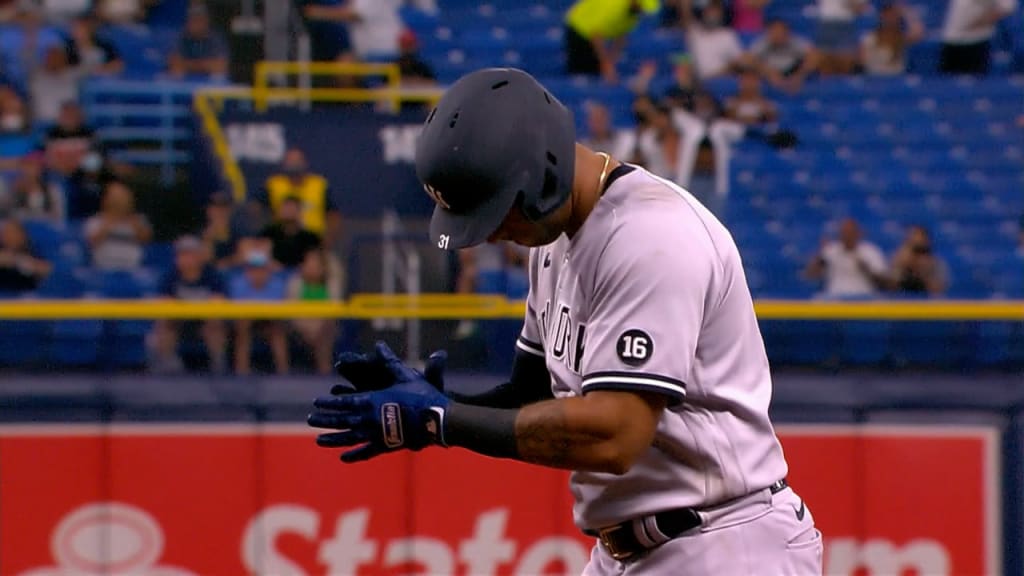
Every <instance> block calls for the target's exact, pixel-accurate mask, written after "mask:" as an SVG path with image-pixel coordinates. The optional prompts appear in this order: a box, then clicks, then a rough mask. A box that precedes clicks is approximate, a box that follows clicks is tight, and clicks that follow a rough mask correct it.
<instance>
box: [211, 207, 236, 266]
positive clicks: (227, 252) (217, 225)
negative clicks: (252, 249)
mask: <svg viewBox="0 0 1024 576" xmlns="http://www.w3.org/2000/svg"><path fill="white" fill-rule="evenodd" d="M233 213H234V202H232V201H231V197H230V196H228V195H227V194H225V193H224V192H217V193H215V194H213V195H212V196H210V202H209V203H208V204H207V205H206V226H205V227H204V228H203V242H204V243H205V244H206V251H207V253H208V254H209V255H210V258H211V259H212V260H213V264H214V265H215V266H216V267H217V269H218V270H225V269H227V268H231V267H232V266H234V265H235V261H236V259H237V254H238V237H237V234H236V232H235V230H234V226H232V222H231V220H232V216H233Z"/></svg>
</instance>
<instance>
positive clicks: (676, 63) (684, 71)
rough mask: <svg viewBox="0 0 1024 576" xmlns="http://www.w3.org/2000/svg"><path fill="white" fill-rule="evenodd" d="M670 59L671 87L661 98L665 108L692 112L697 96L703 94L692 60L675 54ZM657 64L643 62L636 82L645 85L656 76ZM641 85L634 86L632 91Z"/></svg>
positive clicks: (683, 55) (685, 55) (684, 55)
mask: <svg viewBox="0 0 1024 576" xmlns="http://www.w3.org/2000/svg"><path fill="white" fill-rule="evenodd" d="M671 59H672V85H671V86H669V87H668V88H667V89H666V90H665V93H664V94H663V95H662V97H661V101H662V103H663V104H665V105H666V106H669V107H671V108H674V109H682V110H688V111H691V112H692V111H693V110H694V107H695V100H696V97H697V94H698V93H700V92H703V91H704V90H703V87H702V86H701V85H700V82H699V81H698V80H697V75H696V73H695V71H694V69H693V59H692V58H690V55H689V54H675V55H673V56H672V57H671ZM657 73H658V71H657V64H656V63H654V62H645V63H644V64H643V65H641V67H640V72H639V73H638V74H637V81H638V82H642V83H644V84H647V85H648V86H649V84H650V82H651V81H652V80H653V79H654V77H655V76H656V75H657ZM641 87H642V85H637V86H634V90H636V89H638V88H641Z"/></svg>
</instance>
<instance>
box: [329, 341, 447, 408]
mask: <svg viewBox="0 0 1024 576" xmlns="http://www.w3.org/2000/svg"><path fill="white" fill-rule="evenodd" d="M393 358H396V356H395V353H394V352H392V351H391V348H390V347H388V345H387V344H385V343H384V342H377V344H376V346H374V350H373V354H360V353H357V352H342V353H341V354H339V355H338V358H337V361H336V362H335V363H334V369H335V371H336V372H337V373H338V375H339V376H341V377H342V378H344V379H345V380H347V381H348V382H349V384H336V385H335V386H334V387H332V388H331V394H333V395H335V396H337V395H341V394H351V393H353V392H372V391H374V390H385V389H387V388H390V387H391V386H392V385H393V384H394V383H395V377H394V375H393V374H392V372H391V370H390V369H389V368H388V362H389V361H390V359H393ZM447 360H448V353H447V352H445V351H444V350H438V351H436V352H434V353H432V354H431V355H430V357H429V358H427V362H426V366H425V367H424V369H423V376H424V378H425V379H426V381H427V382H430V383H431V384H433V385H434V387H435V388H437V389H438V390H441V391H443V390H444V368H445V363H446V362H447Z"/></svg>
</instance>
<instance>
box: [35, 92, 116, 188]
mask: <svg viewBox="0 0 1024 576" xmlns="http://www.w3.org/2000/svg"><path fill="white" fill-rule="evenodd" d="M43 149H44V150H45V151H46V161H47V164H48V165H49V166H50V167H52V168H53V169H54V170H55V171H57V172H58V173H60V174H63V175H66V176H69V175H71V174H73V173H74V172H75V170H78V169H80V168H81V169H83V170H87V171H90V172H95V171H98V170H99V169H100V168H101V167H102V165H103V161H104V160H103V148H102V146H101V144H100V141H99V138H97V137H96V130H95V129H93V128H92V127H91V126H88V125H86V124H85V117H84V115H83V114H82V108H81V106H79V105H78V103H77V102H65V103H63V104H62V105H61V107H60V114H59V115H58V116H57V123H56V124H54V125H53V126H51V127H50V129H49V130H47V131H46V136H45V137H44V139H43Z"/></svg>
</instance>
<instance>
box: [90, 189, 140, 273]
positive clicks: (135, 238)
mask: <svg viewBox="0 0 1024 576" xmlns="http://www.w3.org/2000/svg"><path fill="white" fill-rule="evenodd" d="M100 202H101V204H100V211H99V213H98V214H96V215H95V216H93V217H91V218H89V219H88V220H86V222H85V239H86V240H87V241H88V242H89V246H90V247H91V248H92V263H93V266H95V267H96V268H99V269H101V270H133V269H135V268H138V267H139V265H140V264H141V263H142V252H143V247H144V246H145V245H146V244H147V243H149V241H150V239H152V237H153V231H152V229H151V228H150V226H149V222H148V221H147V220H146V217H145V216H143V215H142V214H139V213H138V212H136V211H135V195H134V194H133V193H132V190H131V188H129V187H128V186H127V185H126V184H124V183H123V182H120V181H118V180H112V181H110V182H109V183H107V186H106V189H105V190H104V192H103V198H102V199H101V201H100Z"/></svg>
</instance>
